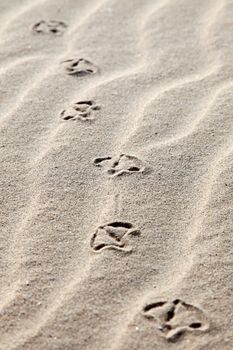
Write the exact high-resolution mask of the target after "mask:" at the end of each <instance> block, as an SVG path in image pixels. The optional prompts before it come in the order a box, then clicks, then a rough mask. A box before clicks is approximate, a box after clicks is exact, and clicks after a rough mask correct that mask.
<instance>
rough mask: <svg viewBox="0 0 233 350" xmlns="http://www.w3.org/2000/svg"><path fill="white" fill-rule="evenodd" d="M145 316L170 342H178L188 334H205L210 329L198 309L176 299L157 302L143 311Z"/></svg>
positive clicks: (204, 316)
mask: <svg viewBox="0 0 233 350" xmlns="http://www.w3.org/2000/svg"><path fill="white" fill-rule="evenodd" d="M143 315H144V317H146V318H147V319H149V320H151V321H153V322H154V323H155V326H156V328H157V330H159V331H160V333H161V335H162V336H163V337H164V338H165V339H166V340H167V341H168V342H174V343H175V342H177V341H178V340H180V339H181V338H182V337H183V336H184V335H185V333H187V332H194V333H195V332H196V333H198V332H204V331H206V330H208V329H209V321H208V319H207V316H206V315H205V314H204V312H203V311H202V310H201V309H199V308H198V307H196V306H194V305H191V304H187V303H186V302H184V301H182V300H180V299H175V300H173V301H171V302H170V301H165V300H162V301H157V302H155V303H151V304H148V305H146V306H145V307H144V309H143Z"/></svg>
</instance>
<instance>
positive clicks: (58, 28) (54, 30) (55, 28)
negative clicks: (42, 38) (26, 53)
mask: <svg viewBox="0 0 233 350" xmlns="http://www.w3.org/2000/svg"><path fill="white" fill-rule="evenodd" d="M66 28H67V25H66V24H65V23H64V22H60V21H55V20H51V21H44V20H42V21H39V22H37V23H36V24H34V26H33V27H32V30H33V31H34V32H35V33H39V34H51V35H62V34H63V33H64V31H65V29H66Z"/></svg>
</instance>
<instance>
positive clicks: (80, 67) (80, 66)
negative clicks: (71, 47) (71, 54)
mask: <svg viewBox="0 0 233 350" xmlns="http://www.w3.org/2000/svg"><path fill="white" fill-rule="evenodd" d="M62 64H63V66H64V68H65V71H66V73H67V74H69V75H74V76H76V77H84V76H86V75H90V74H95V73H97V72H98V70H99V68H98V67H97V66H96V65H95V64H94V63H92V62H90V61H88V60H86V59H84V58H78V59H68V60H65V61H63V62H62Z"/></svg>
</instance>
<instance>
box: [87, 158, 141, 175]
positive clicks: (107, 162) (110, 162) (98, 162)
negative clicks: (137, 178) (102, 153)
mask: <svg viewBox="0 0 233 350" xmlns="http://www.w3.org/2000/svg"><path fill="white" fill-rule="evenodd" d="M94 165H95V166H97V167H102V168H104V169H105V170H106V171H107V173H108V174H109V175H113V176H121V175H126V174H132V173H142V172H145V170H146V166H145V164H144V162H143V161H142V160H140V159H139V158H137V157H135V156H131V155H127V154H124V153H122V154H120V156H118V157H116V158H114V157H110V156H108V157H101V158H95V159H94Z"/></svg>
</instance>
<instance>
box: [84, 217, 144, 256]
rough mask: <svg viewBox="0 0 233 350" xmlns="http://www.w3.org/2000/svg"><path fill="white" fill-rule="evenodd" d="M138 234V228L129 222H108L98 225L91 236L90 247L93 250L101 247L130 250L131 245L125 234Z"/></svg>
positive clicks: (98, 249) (100, 249)
mask: <svg viewBox="0 0 233 350" xmlns="http://www.w3.org/2000/svg"><path fill="white" fill-rule="evenodd" d="M130 235H132V236H136V235H140V230H138V229H135V228H134V226H133V225H132V224H131V223H129V222H118V221H115V222H111V223H109V224H106V225H103V226H99V227H98V228H97V230H96V231H95V233H94V234H93V236H92V238H91V244H90V245H91V248H92V250H93V251H95V252H99V251H102V250H103V249H116V250H122V251H125V252H130V251H131V250H132V248H131V247H129V246H128V242H127V240H126V238H127V236H130Z"/></svg>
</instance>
